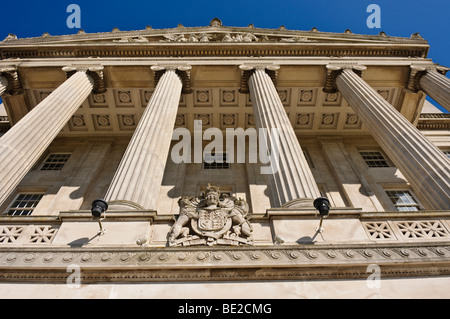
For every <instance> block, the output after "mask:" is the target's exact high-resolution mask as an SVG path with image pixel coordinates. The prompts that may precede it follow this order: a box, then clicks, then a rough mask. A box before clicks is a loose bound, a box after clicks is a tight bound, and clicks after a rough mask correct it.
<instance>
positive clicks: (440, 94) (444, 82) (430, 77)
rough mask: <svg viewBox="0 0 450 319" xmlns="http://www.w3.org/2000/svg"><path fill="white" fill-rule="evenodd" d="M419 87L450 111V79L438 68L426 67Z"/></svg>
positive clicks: (420, 77)
mask: <svg viewBox="0 0 450 319" xmlns="http://www.w3.org/2000/svg"><path fill="white" fill-rule="evenodd" d="M418 82H419V87H420V89H422V90H423V91H424V92H425V93H426V94H428V95H429V96H430V97H431V98H432V99H433V100H435V101H436V102H438V103H439V104H440V105H442V107H444V108H445V109H446V110H447V111H449V112H450V79H449V78H447V77H445V76H444V75H443V74H441V73H439V72H438V69H436V68H428V69H426V70H425V71H424V72H423V73H422V75H421V76H419V81H418Z"/></svg>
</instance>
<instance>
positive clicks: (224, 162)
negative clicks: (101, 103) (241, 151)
mask: <svg viewBox="0 0 450 319" xmlns="http://www.w3.org/2000/svg"><path fill="white" fill-rule="evenodd" d="M218 158H219V159H221V160H219V161H216V159H218ZM229 168H230V164H229V163H228V154H227V153H217V154H215V153H206V154H205V158H204V162H203V169H229Z"/></svg>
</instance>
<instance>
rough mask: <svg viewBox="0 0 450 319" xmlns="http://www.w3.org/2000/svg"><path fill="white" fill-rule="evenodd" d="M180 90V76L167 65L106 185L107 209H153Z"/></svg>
mask: <svg viewBox="0 0 450 319" xmlns="http://www.w3.org/2000/svg"><path fill="white" fill-rule="evenodd" d="M154 70H155V69H154ZM158 72H160V70H159V69H158ZM181 90H182V80H181V77H180V76H179V75H178V74H177V73H176V70H175V69H170V68H169V69H166V70H165V72H164V74H162V75H161V77H160V78H159V81H158V84H157V85H156V88H155V90H154V92H153V94H152V97H151V99H150V101H149V102H148V105H147V107H146V109H145V111H144V114H143V115H142V118H141V120H140V121H139V124H138V126H137V127H136V130H135V132H134V134H133V136H132V138H131V141H130V143H129V145H128V147H127V149H126V151H125V154H124V155H123V157H122V160H121V162H120V164H119V167H118V168H117V171H116V173H115V175H114V177H113V180H112V182H111V184H110V187H109V188H108V191H107V193H106V196H105V200H106V201H107V202H108V203H109V207H110V208H109V209H156V203H157V199H158V195H159V189H160V186H161V182H162V178H163V174H164V168H165V165H166V161H167V156H168V154H169V149H170V143H171V138H172V132H173V127H174V124H175V119H176V115H177V111H178V104H179V101H180V97H181Z"/></svg>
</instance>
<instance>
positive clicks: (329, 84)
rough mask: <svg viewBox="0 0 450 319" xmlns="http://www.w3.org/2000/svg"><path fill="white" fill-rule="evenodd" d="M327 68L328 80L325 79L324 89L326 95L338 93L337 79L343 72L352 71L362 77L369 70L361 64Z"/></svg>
mask: <svg viewBox="0 0 450 319" xmlns="http://www.w3.org/2000/svg"><path fill="white" fill-rule="evenodd" d="M325 68H326V71H327V73H326V78H325V86H324V88H323V89H322V91H323V92H325V93H335V92H337V91H338V89H337V86H336V78H337V76H338V75H339V74H341V72H342V70H345V69H350V70H353V72H355V73H356V74H357V75H358V76H360V77H362V73H363V71H364V70H366V69H367V67H366V66H364V65H359V64H356V65H355V64H344V63H343V64H340V63H339V64H327V65H326V66H325Z"/></svg>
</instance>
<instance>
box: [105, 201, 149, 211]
mask: <svg viewBox="0 0 450 319" xmlns="http://www.w3.org/2000/svg"><path fill="white" fill-rule="evenodd" d="M107 203H108V211H111V210H145V208H144V207H142V206H141V205H139V204H136V203H133V202H130V201H127V200H113V201H110V202H107Z"/></svg>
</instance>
